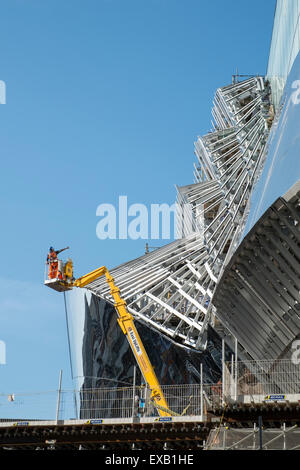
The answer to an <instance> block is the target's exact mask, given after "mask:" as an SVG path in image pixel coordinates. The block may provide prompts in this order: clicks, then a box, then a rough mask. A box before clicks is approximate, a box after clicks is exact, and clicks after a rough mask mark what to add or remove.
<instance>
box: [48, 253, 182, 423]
mask: <svg viewBox="0 0 300 470" xmlns="http://www.w3.org/2000/svg"><path fill="white" fill-rule="evenodd" d="M103 275H105V277H106V281H107V283H108V285H109V287H110V293H111V295H112V297H113V299H114V302H115V303H114V307H115V309H116V311H117V315H118V323H119V325H120V328H121V330H122V331H123V333H124V334H125V335H126V337H127V340H128V342H129V344H130V347H131V349H132V352H133V354H134V356H135V359H136V361H137V363H138V365H139V368H140V371H141V373H142V375H143V377H144V380H145V381H146V383H147V384H148V385H149V387H150V389H151V401H152V402H153V403H154V406H155V407H156V408H157V410H158V412H159V414H160V416H162V417H167V416H179V415H178V414H177V413H174V412H173V411H171V410H169V408H168V404H167V402H166V399H165V397H164V394H163V392H162V389H161V387H160V384H159V381H158V379H157V377H156V374H155V372H154V369H153V366H152V364H151V362H150V359H149V357H148V354H147V352H146V350H145V348H144V346H143V343H142V340H141V338H140V335H139V333H138V331H137V329H136V327H135V324H134V318H133V316H132V315H131V314H130V313H129V312H128V310H127V306H126V302H125V300H124V299H122V298H121V296H120V289H119V288H118V287H117V286H116V285H115V283H114V279H113V277H112V276H111V275H110V273H109V271H108V269H107V268H106V267H105V266H102V267H101V268H98V269H95V270H94V271H92V272H90V273H89V274H86V275H85V276H82V277H80V278H78V279H76V280H74V278H73V264H72V262H71V260H68V262H67V263H66V264H65V265H64V271H63V276H62V279H56V280H55V282H52V281H51V282H50V281H49V280H45V285H47V286H48V287H51V288H52V289H54V290H57V291H59V292H62V291H66V290H70V289H72V288H73V287H81V288H83V287H85V286H87V285H88V284H90V283H91V282H93V281H95V280H96V279H98V278H99V277H101V276H103Z"/></svg>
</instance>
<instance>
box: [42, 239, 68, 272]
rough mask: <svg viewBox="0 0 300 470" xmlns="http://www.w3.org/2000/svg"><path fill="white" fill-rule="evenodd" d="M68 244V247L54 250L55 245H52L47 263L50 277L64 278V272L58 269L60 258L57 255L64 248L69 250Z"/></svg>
mask: <svg viewBox="0 0 300 470" xmlns="http://www.w3.org/2000/svg"><path fill="white" fill-rule="evenodd" d="M68 248H69V247H68V246H67V247H66V248H62V249H61V250H54V248H53V246H50V248H49V253H48V256H47V264H49V274H48V279H57V278H58V279H62V273H61V272H59V271H58V259H57V255H58V254H59V253H61V252H62V251H64V250H68Z"/></svg>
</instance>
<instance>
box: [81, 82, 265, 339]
mask: <svg viewBox="0 0 300 470" xmlns="http://www.w3.org/2000/svg"><path fill="white" fill-rule="evenodd" d="M269 95H270V89H269V86H268V84H267V83H265V81H264V79H263V78H262V77H252V78H249V79H247V80H244V81H242V82H238V83H234V84H231V85H228V86H225V87H223V88H220V89H218V90H217V92H216V95H215V99H214V107H213V117H214V124H213V125H214V130H213V131H212V132H210V133H209V134H207V135H205V136H204V137H199V138H198V140H197V142H196V144H195V153H196V156H197V164H196V165H195V171H194V177H195V181H194V184H191V185H189V186H185V187H179V188H178V198H177V207H178V208H179V213H180V214H181V217H180V218H179V223H177V231H178V234H180V239H178V240H175V241H174V242H172V243H170V244H167V245H165V246H163V247H161V248H158V249H156V250H155V251H153V252H150V253H147V254H146V255H144V256H142V257H140V258H138V259H136V260H133V261H130V262H127V263H124V264H122V265H121V266H118V267H116V268H114V269H111V270H110V272H111V274H112V276H113V277H114V279H115V281H116V284H117V285H118V286H119V288H120V291H121V293H122V297H123V298H124V299H125V300H126V302H127V306H128V310H129V311H130V313H132V314H133V316H134V317H135V318H137V319H140V320H142V321H143V322H144V323H146V324H147V325H148V326H150V327H152V328H155V329H157V330H158V331H160V332H162V333H164V334H166V335H168V336H169V337H171V338H173V339H174V340H175V341H177V342H179V343H182V344H184V345H187V346H189V347H193V348H201V347H203V344H204V341H205V340H204V339H203V338H204V334H203V333H204V332H205V328H206V325H207V323H208V322H209V321H210V320H211V318H212V315H211V311H212V306H211V299H212V297H213V294H214V291H215V288H216V285H217V283H218V279H219V277H220V275H221V274H222V270H223V267H224V265H225V264H226V263H227V261H228V260H229V259H230V257H231V255H232V253H233V252H234V250H235V249H236V247H237V244H238V241H239V238H240V236H241V233H242V230H243V227H244V225H245V221H246V218H247V214H248V210H247V204H248V201H249V197H250V194H251V191H252V189H253V186H254V184H255V182H256V180H257V178H258V176H259V174H260V172H261V169H262V165H263V161H264V156H265V146H266V141H267V136H268V133H269V127H270V121H269V109H270V100H269ZM186 207H188V208H190V209H191V210H188V211H186V210H185V208H186ZM177 222H178V221H177ZM86 288H87V289H89V290H91V291H92V292H93V293H94V294H96V295H97V296H99V297H101V298H104V299H106V300H107V301H109V302H111V301H112V298H111V295H110V292H109V288H108V287H107V285H106V283H105V281H104V280H102V279H98V280H96V281H94V282H91V283H90V284H88V285H87V286H86Z"/></svg>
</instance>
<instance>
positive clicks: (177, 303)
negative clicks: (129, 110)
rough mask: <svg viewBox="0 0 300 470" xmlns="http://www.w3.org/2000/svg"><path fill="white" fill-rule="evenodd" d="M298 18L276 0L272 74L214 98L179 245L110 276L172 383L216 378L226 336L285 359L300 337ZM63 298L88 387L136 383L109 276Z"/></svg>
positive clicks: (254, 351)
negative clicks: (201, 377)
mask: <svg viewBox="0 0 300 470" xmlns="http://www.w3.org/2000/svg"><path fill="white" fill-rule="evenodd" d="M299 13H300V0H278V2H277V7H276V12H275V19H274V28H273V36H272V43H271V49H270V58H269V64H268V72H267V76H266V77H258V76H253V77H249V78H248V79H247V80H243V81H238V77H236V78H237V79H236V80H234V82H233V83H229V84H225V85H224V87H221V88H219V89H218V90H217V91H216V93H215V97H214V102H213V110H212V115H213V128H212V129H211V131H210V132H208V133H207V134H206V135H204V136H200V137H199V138H198V139H197V141H196V142H195V155H196V161H195V163H194V166H193V175H192V171H191V183H190V184H189V185H187V186H184V187H178V188H177V190H178V196H177V204H178V208H179V213H180V214H181V218H180V220H179V221H180V223H179V224H178V227H177V228H178V239H177V240H175V241H174V242H172V243H170V244H168V245H165V246H163V247H161V248H158V249H156V250H154V251H152V252H150V253H147V254H145V255H144V256H142V257H139V258H137V259H135V260H132V261H128V262H126V263H124V264H122V265H121V266H117V267H115V268H112V269H110V272H111V274H112V276H113V277H114V279H115V283H116V285H117V286H118V287H119V288H120V291H121V295H122V297H123V298H124V299H125V300H126V303H127V306H128V310H129V312H130V313H131V314H132V315H133V316H134V318H135V320H136V323H137V327H138V330H139V332H140V335H141V337H142V339H143V342H144V345H145V347H146V350H147V352H148V354H149V356H150V359H151V361H152V362H153V365H154V366H155V370H156V372H157V375H158V378H159V380H160V381H161V383H163V384H173V383H194V382H197V380H199V370H200V363H202V364H203V367H204V380H205V381H207V382H210V383H213V382H215V383H216V382H217V381H218V380H219V378H220V374H221V338H225V340H226V342H227V344H228V346H229V347H231V348H232V349H233V347H234V346H233V342H232V341H233V338H237V340H238V342H239V352H240V354H241V357H242V358H244V357H247V358H249V357H250V358H253V359H258V360H261V359H264V358H265V357H268V359H269V360H274V361H276V359H277V358H279V357H288V355H289V351H290V348H291V345H292V343H293V341H294V340H295V338H297V337H298V334H299V333H300V328H299V326H300V316H299V307H298V305H300V299H299V290H300V289H299V286H298V284H299V282H298V280H299V275H300V274H299V273H300V269H299V266H298V265H299V261H300V251H299V210H300V209H299V207H300V206H299V200H298V194H299V188H298V185H297V184H298V180H299V177H300V163H299V153H300V139H299V138H300V131H299V129H300V127H299V123H300V55H299V54H298V53H299V48H300V34H299V31H300V30H299V22H298V19H299ZM208 122H209V118H208ZM185 207H188V208H189V211H187V212H185V211H184V208H185ZM109 268H110V267H109ZM66 299H67V302H66V305H67V318H68V326H69V338H70V350H71V357H72V367H73V376H74V377H77V378H78V380H79V384H80V386H81V387H83V388H89V387H98V386H103V385H105V386H111V385H112V382H114V383H116V384H118V385H119V386H120V384H122V383H124V384H131V383H132V377H133V367H134V358H133V355H132V353H131V350H130V348H129V346H128V343H127V341H126V338H125V336H124V335H123V333H122V332H121V330H120V329H119V328H118V325H117V323H116V315H115V312H114V308H113V306H112V298H111V295H110V292H109V288H108V286H107V284H106V282H105V280H104V279H103V278H100V279H98V280H96V281H94V282H91V283H90V284H89V285H87V286H86V290H84V291H81V290H77V291H75V290H73V291H71V292H68V293H67V294H66ZM229 357H230V356H229Z"/></svg>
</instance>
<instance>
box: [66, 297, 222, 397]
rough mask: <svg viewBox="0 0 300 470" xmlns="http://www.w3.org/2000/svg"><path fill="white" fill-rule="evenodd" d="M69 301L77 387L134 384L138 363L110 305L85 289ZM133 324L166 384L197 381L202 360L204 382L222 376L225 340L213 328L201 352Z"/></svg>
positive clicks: (68, 298)
mask: <svg viewBox="0 0 300 470" xmlns="http://www.w3.org/2000/svg"><path fill="white" fill-rule="evenodd" d="M66 300H67V302H66V307H67V318H68V326H69V339H70V343H71V352H72V354H71V357H72V368H73V378H77V381H78V385H79V388H82V389H84V388H88V389H89V388H95V387H100V386H102V387H103V386H105V387H114V386H119V387H122V386H124V385H130V384H132V378H133V367H134V365H135V364H136V361H135V358H134V356H133V354H132V351H131V349H130V347H129V344H128V341H127V339H126V336H125V335H124V334H123V333H122V331H121V329H120V327H119V325H118V323H117V313H116V311H115V309H114V307H113V306H112V304H111V303H109V302H107V301H106V300H103V299H100V298H99V297H97V296H96V295H94V294H92V293H91V292H89V291H87V290H85V289H78V290H73V291H71V292H68V293H67V297H66ZM135 323H136V327H137V329H138V331H139V333H140V335H141V337H142V339H143V344H144V346H145V348H146V351H147V353H148V355H149V358H150V360H151V362H152V364H153V366H154V367H155V372H156V374H157V376H158V379H159V381H160V383H161V384H162V385H164V384H165V385H172V384H186V383H199V382H200V363H202V364H203V380H204V382H205V383H215V382H217V381H218V380H219V378H220V374H221V341H220V338H219V336H218V335H217V333H216V332H214V331H213V330H212V328H209V330H208V333H207V336H208V337H207V343H208V347H207V350H206V351H205V352H198V351H194V350H191V349H190V348H186V347H183V346H179V345H178V344H176V343H175V342H174V341H172V340H170V339H169V338H167V337H166V336H165V335H162V334H161V333H159V332H157V331H155V330H153V329H151V328H149V326H145V325H144V324H142V323H141V322H139V321H138V320H136V322H135ZM137 374H138V375H137V384H138V383H140V379H141V377H140V373H139V371H137Z"/></svg>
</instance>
